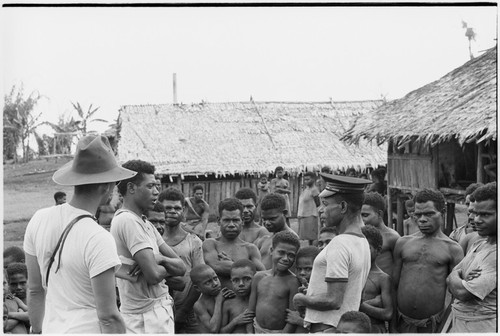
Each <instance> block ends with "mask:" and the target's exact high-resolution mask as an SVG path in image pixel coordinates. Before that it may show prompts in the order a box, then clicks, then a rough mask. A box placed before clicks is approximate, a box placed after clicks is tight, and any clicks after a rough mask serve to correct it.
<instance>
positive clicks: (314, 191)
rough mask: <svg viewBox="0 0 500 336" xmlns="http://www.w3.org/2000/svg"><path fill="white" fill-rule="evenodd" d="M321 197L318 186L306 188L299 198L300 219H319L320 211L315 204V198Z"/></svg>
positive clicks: (298, 212)
mask: <svg viewBox="0 0 500 336" xmlns="http://www.w3.org/2000/svg"><path fill="white" fill-rule="evenodd" d="M318 195H319V191H318V188H317V187H316V186H312V187H310V188H309V187H306V188H305V189H304V190H303V191H302V193H301V194H300V196H299V209H298V211H297V216H298V217H310V216H314V217H318V209H317V207H316V203H315V202H314V197H315V196H318Z"/></svg>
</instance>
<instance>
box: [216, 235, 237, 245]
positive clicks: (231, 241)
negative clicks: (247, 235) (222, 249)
mask: <svg viewBox="0 0 500 336" xmlns="http://www.w3.org/2000/svg"><path fill="white" fill-rule="evenodd" d="M238 240H240V238H239V236H238V237H236V238H234V239H227V238H226V237H224V236H223V235H221V236H220V237H219V241H220V242H221V243H226V244H235V243H236V242H237V241H238Z"/></svg>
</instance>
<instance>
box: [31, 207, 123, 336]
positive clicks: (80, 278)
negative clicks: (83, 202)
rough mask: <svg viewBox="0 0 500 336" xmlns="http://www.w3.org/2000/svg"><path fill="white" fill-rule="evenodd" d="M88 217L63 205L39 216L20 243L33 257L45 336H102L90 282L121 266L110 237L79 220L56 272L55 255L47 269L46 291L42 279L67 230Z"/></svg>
mask: <svg viewBox="0 0 500 336" xmlns="http://www.w3.org/2000/svg"><path fill="white" fill-rule="evenodd" d="M83 214H87V215H88V214H90V213H89V212H87V211H85V210H81V209H78V208H75V207H73V206H71V205H70V204H69V203H65V204H62V205H58V206H53V207H50V208H46V209H42V210H39V211H37V212H36V213H35V214H34V215H33V217H32V218H31V220H30V222H29V224H28V226H27V228H26V234H25V238H24V245H23V248H24V250H25V251H26V253H28V254H30V255H33V256H36V257H37V260H38V264H39V267H40V271H41V276H42V284H43V286H44V287H46V291H47V292H46V299H45V316H44V319H43V325H42V330H43V332H44V333H48V334H55V333H57V334H62V333H85V334H98V333H101V329H100V326H99V320H98V318H97V308H96V303H95V298H94V293H93V290H92V284H91V278H93V277H95V276H97V275H99V274H101V273H102V272H104V271H106V270H108V269H110V268H115V269H116V268H117V266H119V265H120V264H121V263H120V259H119V258H118V254H117V251H116V245H115V243H114V240H113V237H112V236H111V234H110V233H109V232H108V231H106V230H105V229H103V228H102V227H101V226H99V224H97V223H96V222H95V221H94V220H92V219H91V218H83V219H81V220H80V221H78V222H77V223H76V224H75V225H74V226H73V228H72V229H71V230H70V232H69V233H68V236H67V238H66V242H65V243H64V248H63V250H62V254H61V265H60V268H59V270H58V271H57V273H56V272H55V270H56V269H57V266H58V256H59V252H58V254H57V255H56V259H55V261H54V263H53V265H52V267H51V271H50V276H49V286H48V288H47V284H46V283H45V275H46V271H47V267H48V263H49V258H50V256H51V254H52V252H53V251H54V250H55V247H56V244H57V241H58V240H59V238H60V236H61V234H62V232H63V231H64V228H65V227H66V225H68V224H69V223H70V222H71V221H72V220H73V219H74V218H75V217H77V216H79V215H83Z"/></svg>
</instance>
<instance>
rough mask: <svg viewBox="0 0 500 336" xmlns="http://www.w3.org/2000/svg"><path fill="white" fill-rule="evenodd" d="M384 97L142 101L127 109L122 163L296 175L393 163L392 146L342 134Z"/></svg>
mask: <svg viewBox="0 0 500 336" xmlns="http://www.w3.org/2000/svg"><path fill="white" fill-rule="evenodd" d="M381 103H382V101H379V100H372V101H359V102H325V103H286V102H253V101H250V102H241V103H201V104H192V105H172V104H168V105H134V106H130V105H129V106H123V107H122V108H121V109H120V116H119V118H120V121H121V130H120V135H119V137H120V139H119V144H118V155H119V160H120V161H121V162H124V161H127V160H131V159H142V160H145V161H148V162H151V163H153V164H154V165H155V166H156V170H157V173H159V174H165V175H178V174H182V175H196V174H200V175H201V174H216V175H226V174H244V173H249V174H253V173H268V172H272V171H273V170H274V168H275V167H276V166H277V165H281V166H283V167H284V169H285V170H286V171H287V172H289V173H298V172H301V171H303V170H306V169H308V170H311V169H319V168H321V167H322V166H324V165H329V166H330V167H332V168H347V167H355V168H356V167H360V168H364V167H366V166H367V165H368V164H370V165H372V166H377V165H382V164H386V162H387V159H386V147H379V146H375V145H371V144H361V145H359V146H355V145H347V144H345V143H344V142H342V141H340V140H339V138H340V137H341V136H342V135H343V134H344V132H345V131H346V130H347V129H348V128H349V126H350V124H349V123H350V122H351V121H352V120H353V118H355V117H356V116H358V115H361V114H364V113H367V112H369V111H371V110H373V109H375V108H376V107H378V106H380V105H381Z"/></svg>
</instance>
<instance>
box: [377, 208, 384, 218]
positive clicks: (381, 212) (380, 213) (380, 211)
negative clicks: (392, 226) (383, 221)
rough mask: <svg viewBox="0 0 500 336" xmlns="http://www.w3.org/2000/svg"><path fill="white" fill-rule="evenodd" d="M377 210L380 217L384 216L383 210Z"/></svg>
mask: <svg viewBox="0 0 500 336" xmlns="http://www.w3.org/2000/svg"><path fill="white" fill-rule="evenodd" d="M377 212H378V215H379V217H380V218H384V210H378V211H377Z"/></svg>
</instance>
